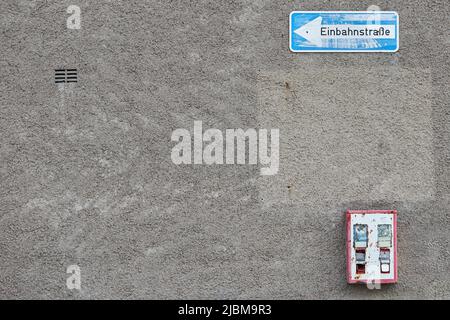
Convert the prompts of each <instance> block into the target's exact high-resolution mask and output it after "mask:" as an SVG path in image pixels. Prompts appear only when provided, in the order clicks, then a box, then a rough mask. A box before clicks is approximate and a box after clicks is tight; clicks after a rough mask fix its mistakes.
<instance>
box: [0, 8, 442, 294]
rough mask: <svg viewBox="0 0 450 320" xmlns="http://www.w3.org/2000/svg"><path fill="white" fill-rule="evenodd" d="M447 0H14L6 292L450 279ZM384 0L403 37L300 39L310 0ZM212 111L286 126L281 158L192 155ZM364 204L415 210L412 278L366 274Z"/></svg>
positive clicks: (2, 100) (5, 52) (3, 12)
mask: <svg viewBox="0 0 450 320" xmlns="http://www.w3.org/2000/svg"><path fill="white" fill-rule="evenodd" d="M71 4H75V5H78V6H80V8H81V10H82V14H81V17H82V25H81V29H80V30H68V29H67V28H66V19H67V17H68V14H67V13H66V9H67V7H68V6H69V5H71ZM448 4H449V3H448V1H446V0H399V1H378V2H372V1H365V0H362V1H361V0H348V1H346V0H342V1H336V0H333V1H331V0H329V1H326V0H310V1H273V0H251V1H247V0H243V1H231V0H230V1H220V2H218V1H181V0H179V1H169V0H161V1H157V0H129V1H119V0H110V1H107V0H98V1H83V0H64V1H43V0H42V1H37V0H36V1H25V0H20V1H17V0H3V1H1V2H0V24H1V33H0V46H1V58H0V75H1V76H0V108H1V109H0V130H1V132H0V134H1V141H2V142H1V146H0V147H1V150H0V154H1V169H0V170H1V171H0V173H1V177H0V181H1V195H0V253H1V254H0V298H2V299H7V298H12V299H19V298H38V299H50V298H57V299H98V298H125V299H130V298H149V299H157V298H159V299H166V298H172V299H176V298H212V299H216V298H217V299H224V298H267V299H272V298H279V299H305V298H306V299H312V298H319V299H321V298H325V299H342V298H351V299H354V298H362V299H370V298H400V299H410V298H426V299H435V298H437V299H440V298H447V299H448V298H450V276H449V270H450V263H449V262H450V251H449V247H450V243H449V242H450V234H449V225H450V218H449V211H450V210H449V209H450V151H449V146H450V108H449V107H450V106H449V104H450V90H449V74H450V72H449V71H450V63H449V62H450V35H449V34H448V32H449V29H450V28H449V20H448V16H449V14H450V7H449V6H448ZM370 5H378V6H379V7H380V8H381V9H382V10H394V11H397V12H398V13H399V15H400V50H399V51H398V52H397V53H376V54H375V53H372V54H359V53H353V54H337V53H334V54H293V53H291V52H290V51H289V49H288V47H289V46H288V16H289V13H290V12H291V11H293V10H366V9H367V8H368V7H369V6H370ZM57 68H77V69H78V74H79V82H78V83H77V84H68V85H64V86H58V85H56V84H55V83H54V79H53V77H54V70H55V69H57ZM194 120H201V121H203V126H204V128H217V129H221V130H224V129H227V128H244V129H245V128H279V129H280V170H279V172H278V174H277V175H275V176H261V175H260V174H259V168H258V166H251V165H215V166H214V165H213V166H206V165H195V166H194V165H191V166H188V165H184V166H182V165H180V166H177V165H175V164H173V163H172V161H171V158H170V154H171V149H172V147H173V145H174V143H173V142H171V140H170V138H171V134H172V131H173V130H175V129H176V128H192V127H193V123H194ZM347 208H351V209H394V208H395V209H397V210H398V212H399V216H398V217H399V230H398V231H399V239H398V240H399V283H398V284H396V285H389V286H384V287H382V289H381V290H368V289H367V288H366V287H364V286H358V285H356V286H355V285H347V283H346V278H345V227H344V212H345V210H346V209H347ZM72 264H77V265H79V266H80V268H81V275H82V288H81V290H80V291H77V290H68V289H67V287H66V278H67V276H68V275H67V274H66V268H67V266H68V265H72Z"/></svg>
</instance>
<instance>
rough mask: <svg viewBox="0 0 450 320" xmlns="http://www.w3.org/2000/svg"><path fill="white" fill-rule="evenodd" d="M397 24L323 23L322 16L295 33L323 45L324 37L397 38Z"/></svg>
mask: <svg viewBox="0 0 450 320" xmlns="http://www.w3.org/2000/svg"><path fill="white" fill-rule="evenodd" d="M395 31H396V30H395V25H393V24H391V25H380V24H370V23H369V22H368V24H360V25H348V24H334V25H322V17H317V18H316V19H314V20H312V21H310V22H308V23H307V24H305V25H303V26H301V27H300V28H298V29H296V30H294V33H296V34H297V35H299V36H301V37H303V38H305V39H306V40H307V41H308V42H310V43H311V44H313V45H315V46H317V47H322V43H323V42H322V40H324V39H352V38H353V39H356V38H357V39H381V38H383V39H395Z"/></svg>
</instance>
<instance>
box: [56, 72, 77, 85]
mask: <svg viewBox="0 0 450 320" xmlns="http://www.w3.org/2000/svg"><path fill="white" fill-rule="evenodd" d="M69 82H78V73H77V69H55V83H69Z"/></svg>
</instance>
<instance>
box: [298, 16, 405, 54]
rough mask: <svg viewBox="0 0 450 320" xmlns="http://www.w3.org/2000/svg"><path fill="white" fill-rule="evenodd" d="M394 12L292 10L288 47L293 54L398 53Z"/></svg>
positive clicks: (396, 23)
mask: <svg viewBox="0 0 450 320" xmlns="http://www.w3.org/2000/svg"><path fill="white" fill-rule="evenodd" d="M398 20H399V19H398V14H397V12H394V11H293V12H291V15H290V17H289V47H290V49H291V51H293V52H395V51H397V50H398V36H399V35H398V30H399V29H398V22H399V21H398Z"/></svg>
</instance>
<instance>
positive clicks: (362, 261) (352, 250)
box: [346, 210, 398, 284]
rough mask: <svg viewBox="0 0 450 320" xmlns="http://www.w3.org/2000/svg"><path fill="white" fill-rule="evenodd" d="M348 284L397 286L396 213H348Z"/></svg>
mask: <svg viewBox="0 0 450 320" xmlns="http://www.w3.org/2000/svg"><path fill="white" fill-rule="evenodd" d="M346 215H347V281H348V283H371V284H377V283H380V284H382V283H396V282H397V280H398V273H397V211H396V210H348V211H347V214H346Z"/></svg>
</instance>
